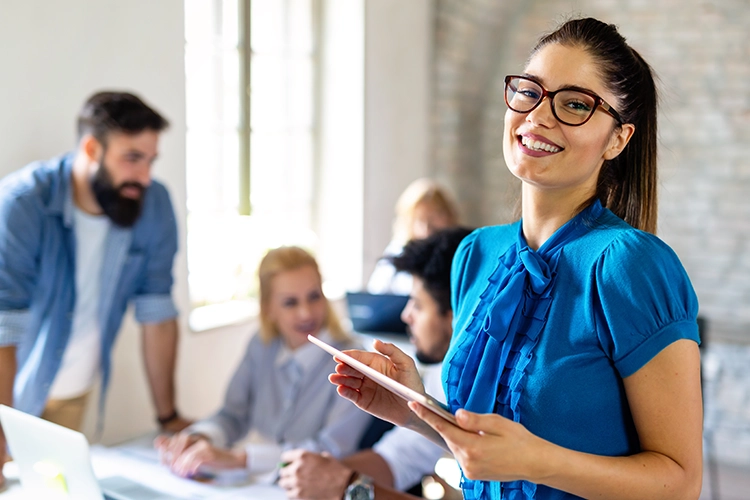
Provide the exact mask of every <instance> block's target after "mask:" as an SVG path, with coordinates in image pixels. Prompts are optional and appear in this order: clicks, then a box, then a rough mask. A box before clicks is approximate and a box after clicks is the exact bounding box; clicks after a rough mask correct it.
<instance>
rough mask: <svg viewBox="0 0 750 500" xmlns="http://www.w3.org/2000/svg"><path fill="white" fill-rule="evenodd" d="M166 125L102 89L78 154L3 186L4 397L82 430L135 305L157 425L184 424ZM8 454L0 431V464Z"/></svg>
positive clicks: (0, 319)
mask: <svg viewBox="0 0 750 500" xmlns="http://www.w3.org/2000/svg"><path fill="white" fill-rule="evenodd" d="M168 125H169V123H168V122H167V120H166V119H165V118H164V117H163V116H161V115H160V114H159V113H158V112H156V111H155V110H154V109H152V108H151V107H149V106H148V105H147V104H146V103H144V102H143V101H142V100H141V99H140V98H139V97H137V96H135V95H133V94H130V93H126V92H98V93H96V94H94V95H92V96H91V97H89V98H88V99H87V100H86V102H85V103H84V105H83V107H82V108H81V110H80V112H79V114H78V121H77V132H78V144H77V146H76V149H75V150H74V151H72V152H69V153H67V154H64V155H62V156H59V157H57V158H52V159H50V160H46V161H40V162H34V163H32V164H30V165H28V166H26V167H25V168H23V169H21V170H18V171H17V172H14V173H12V174H10V175H8V176H7V177H5V178H4V179H3V180H2V182H0V235H2V236H1V237H0V403H3V404H6V405H9V406H15V407H16V408H18V409H19V410H22V411H24V412H27V413H30V414H32V415H38V416H39V415H40V416H41V417H42V418H44V419H46V420H49V421H51V422H55V423H57V424H59V425H63V426H65V427H69V428H71V429H74V430H80V429H81V425H82V422H83V416H84V411H85V409H86V404H87V401H88V400H89V397H90V395H91V392H92V388H93V386H94V383H95V382H96V380H97V377H99V376H101V381H102V384H101V385H102V390H101V394H102V397H101V401H100V417H101V412H102V411H103V408H104V396H105V395H106V391H107V388H108V383H109V379H110V374H111V355H112V350H113V347H114V344H115V340H116V339H117V334H118V332H119V330H120V325H121V324H122V319H123V316H124V315H125V312H126V310H127V308H128V306H129V304H131V303H133V304H134V306H135V318H136V320H137V321H138V323H140V324H141V325H142V331H143V357H144V364H145V366H146V372H147V375H148V380H149V383H150V387H151V395H152V399H153V402H154V406H155V407H156V414H157V415H156V417H157V421H158V423H159V425H160V426H161V428H162V430H166V431H172V432H174V431H179V430H181V429H183V428H184V427H185V426H187V425H188V424H189V422H187V421H186V420H183V419H182V418H181V417H180V416H179V414H178V413H177V409H176V406H175V388H174V369H175V364H176V357H177V339H178V328H177V321H176V318H177V309H176V307H175V305H174V301H173V297H172V284H173V279H172V263H173V261H174V257H175V253H176V252H177V221H176V219H175V215H174V210H173V207H172V203H171V201H170V198H169V193H168V192H167V189H166V188H165V187H164V185H162V184H161V183H159V182H157V181H155V180H153V179H152V177H151V170H152V167H153V163H154V161H155V160H156V157H157V155H158V152H159V138H160V134H161V132H162V131H163V130H165V129H166V128H167V126H168ZM101 422H102V418H100V425H101ZM5 453H6V452H5V439H4V436H3V433H2V430H1V429H0V471H1V470H2V469H1V467H2V463H3V462H4V456H5ZM2 482H3V476H2V473H0V485H1V484H2Z"/></svg>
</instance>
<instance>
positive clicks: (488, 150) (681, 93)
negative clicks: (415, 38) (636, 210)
mask: <svg viewBox="0 0 750 500" xmlns="http://www.w3.org/2000/svg"><path fill="white" fill-rule="evenodd" d="M435 6H436V8H435V49H434V76H435V78H434V80H433V81H434V83H433V85H434V87H433V97H432V99H433V105H432V137H433V148H432V149H433V169H434V172H433V173H434V174H435V175H436V176H437V177H438V178H441V179H443V180H444V181H445V182H447V183H449V184H450V185H452V186H453V187H454V189H455V191H456V193H457V195H458V198H459V200H460V203H461V206H462V209H463V212H464V215H465V216H466V218H467V219H468V222H469V223H471V224H474V225H487V224H498V223H504V222H508V221H511V220H514V219H515V218H516V207H517V204H518V192H519V190H518V187H519V184H518V181H517V180H516V179H514V178H513V177H512V176H511V175H510V174H509V173H508V171H507V169H506V167H505V162H504V160H503V155H502V132H503V117H504V114H505V109H506V108H505V104H504V102H503V77H504V76H505V75H506V74H508V73H515V72H519V71H521V70H522V69H523V66H524V61H525V59H526V57H527V54H528V50H529V49H530V48H531V47H532V46H533V44H534V42H535V41H536V39H537V38H538V36H539V35H540V34H541V33H543V32H547V31H550V30H551V29H553V28H554V27H555V26H556V25H557V24H558V22H559V21H561V20H564V19H566V18H568V17H571V16H579V15H582V16H593V17H597V18H599V19H602V20H604V21H607V22H611V23H614V24H616V25H618V26H619V28H620V32H621V33H622V34H623V35H624V36H625V37H626V38H627V39H628V41H629V42H630V43H631V45H632V46H633V47H635V48H636V49H637V50H638V51H639V52H640V53H641V54H642V55H643V56H644V58H645V59H646V60H647V61H649V63H650V64H651V65H652V67H653V68H654V70H655V72H656V74H657V77H658V85H659V89H660V93H661V94H660V97H661V104H660V110H659V111H660V121H659V127H660V133H659V135H660V145H659V148H660V149H659V159H660V193H659V194H660V200H659V203H660V215H659V236H660V237H661V238H662V239H663V240H665V241H666V242H667V243H668V244H669V245H670V246H671V247H672V248H673V249H674V250H675V251H676V252H677V254H678V255H679V257H680V259H681V260H682V262H683V264H684V265H685V267H686V269H687V271H688V273H689V275H690V277H691V279H692V281H693V285H694V286H695V289H696V291H697V293H698V297H699V299H700V305H701V315H702V316H704V317H706V319H707V320H708V325H709V328H708V330H707V331H708V335H707V337H706V338H707V339H710V340H709V342H708V344H715V345H716V347H717V349H715V350H714V349H710V350H709V352H710V353H711V354H710V356H714V359H715V360H716V361H715V363H716V364H717V365H718V366H723V365H725V364H726V365H727V366H730V365H731V366H740V365H742V364H743V363H744V366H745V367H749V366H750V348H745V347H744V346H743V347H737V348H736V349H735V348H733V347H731V345H729V344H727V343H733V344H746V345H747V344H750V29H749V28H748V27H750V2H749V1H748V0H722V1H721V2H719V1H698V0H679V1H678V0H660V1H658V2H654V1H652V0H630V1H628V2H621V1H616V0H589V1H563V0H547V1H545V0H538V1H534V2H501V1H497V0H436V3H435ZM727 353H733V354H734V356H735V358H736V357H738V356H739V359H741V360H743V361H738V360H737V359H735V358H732V359H731V360H730V359H727V358H726V356H727ZM710 356H709V357H710ZM747 371H748V368H745V372H743V373H742V375H736V373H735V372H733V371H731V370H729V371H726V370H725V372H723V373H728V375H727V376H725V377H722V378H721V379H720V380H719V379H717V380H718V381H715V383H713V385H711V387H710V390H712V391H714V392H715V393H716V394H717V395H718V396H720V397H719V398H718V399H716V400H711V399H710V398H711V397H713V396H711V395H710V394H707V398H709V401H708V402H707V406H709V407H711V411H712V412H714V413H712V417H711V418H712V420H711V421H712V422H714V423H716V424H717V425H718V426H721V422H728V421H730V420H731V425H730V426H729V427H730V428H731V429H747V431H743V432H746V434H742V439H737V440H735V443H734V445H733V446H732V452H731V453H728V452H727V453H726V454H724V457H725V458H727V459H731V460H732V461H735V462H737V461H743V460H744V461H745V463H749V464H750V410H748V409H747V405H746V403H747V400H748V396H747V393H748V387H750V386H748V384H750V382H748V380H750V373H746V372H747ZM737 373H739V372H737ZM735 375H736V376H735ZM736 384H739V386H736ZM733 390H734V391H740V392H742V396H741V397H740V398H739V399H741V400H742V401H743V403H742V404H743V405H744V406H743V407H742V408H740V409H737V408H730V407H727V405H729V406H731V402H732V401H734V400H736V399H738V398H736V397H735V396H734V395H733V393H732V392H731V391H733ZM743 391H744V392H743ZM708 392H709V391H707V393H708ZM721 411H728V412H730V413H731V415H734V416H733V417H731V419H729V420H727V419H728V418H729V417H727V418H722V417H721V416H720V414H721ZM717 412H718V413H717ZM738 415H739V416H738ZM727 432H730V434H729V435H732V434H731V432H733V431H727ZM738 432H739V431H738ZM716 436H717V439H718V441H719V442H717V446H719V448H720V449H722V448H721V443H724V442H726V443H725V444H727V446H728V443H729V442H730V441H731V438H727V437H726V436H727V434H726V432H724V431H722V430H721V429H717V432H716ZM742 443H745V445H743V444H742ZM730 455H731V456H730Z"/></svg>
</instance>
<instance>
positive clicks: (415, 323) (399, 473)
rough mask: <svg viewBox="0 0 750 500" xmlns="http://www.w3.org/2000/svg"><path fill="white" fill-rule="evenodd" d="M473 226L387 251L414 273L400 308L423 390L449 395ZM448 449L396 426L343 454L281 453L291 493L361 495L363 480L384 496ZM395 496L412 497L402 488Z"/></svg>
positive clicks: (414, 481)
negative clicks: (460, 263)
mask: <svg viewBox="0 0 750 500" xmlns="http://www.w3.org/2000/svg"><path fill="white" fill-rule="evenodd" d="M470 232H471V231H470V230H469V229H466V228H463V227H456V228H450V229H444V230H441V231H437V232H436V233H434V234H432V235H431V236H429V237H428V238H426V239H418V240H412V241H410V242H409V243H407V244H406V246H405V247H404V248H403V251H402V252H401V253H400V254H399V255H396V256H394V257H392V258H390V259H389V260H390V261H391V262H392V264H393V266H394V268H395V269H396V270H397V271H398V272H405V273H408V274H409V275H410V276H412V277H413V281H412V289H411V293H410V297H409V302H408V303H407V305H406V307H405V308H404V310H403V312H402V314H401V316H402V319H403V320H404V322H405V323H406V324H407V325H408V333H409V337H410V339H411V342H412V343H413V344H414V347H415V357H416V358H417V360H418V361H419V362H420V368H421V370H420V374H421V376H422V380H423V381H424V385H425V390H426V392H427V393H428V394H430V395H432V396H434V397H436V398H437V399H438V400H440V401H441V402H443V403H444V402H445V396H444V392H443V386H442V382H441V378H440V373H441V370H442V361H443V357H444V356H445V353H446V352H447V351H448V346H449V345H450V340H451V335H452V333H453V328H452V326H451V323H452V321H453V311H452V309H451V301H450V292H451V289H450V273H451V262H452V261H453V255H454V254H455V253H456V249H457V248H458V245H459V244H460V243H461V241H462V240H463V239H464V238H465V237H466V236H467V235H468V234H469V233H470ZM443 455H445V450H443V448H442V447H441V446H438V445H437V444H435V443H433V442H432V441H430V440H429V439H427V438H425V437H423V436H421V435H420V434H418V433H416V432H414V431H411V430H409V429H406V428H404V427H396V428H394V429H393V430H391V431H388V432H387V433H385V435H383V437H382V438H381V439H380V440H379V441H378V442H377V443H376V444H375V446H374V447H373V449H370V450H363V451H360V452H358V453H356V454H354V455H352V456H350V457H347V458H345V459H344V460H341V461H339V460H336V459H335V458H333V457H330V456H325V455H321V454H319V453H311V452H309V451H306V450H291V451H289V452H286V453H285V454H284V455H283V456H282V460H283V461H284V462H288V463H289V465H287V466H286V467H284V468H283V469H282V470H281V471H280V479H279V484H280V485H281V486H282V487H284V489H285V490H286V492H287V496H288V497H289V498H293V499H298V498H305V499H328V498H337V499H338V498H344V499H349V498H368V497H357V496H355V495H354V490H355V489H357V488H359V489H369V488H372V492H373V493H374V494H375V493H377V495H378V497H380V496H381V495H384V494H386V493H385V489H396V490H398V491H405V490H408V489H409V488H411V487H412V486H414V485H419V484H420V481H421V480H422V478H423V477H424V476H426V475H430V474H432V473H434V471H435V464H436V463H437V461H438V459H439V458H441V457H442V456H443ZM390 493H391V494H392V493H393V492H390ZM370 498H371V497H370ZM393 498H409V497H408V496H407V495H403V494H402V495H401V496H399V495H398V494H396V495H395V496H393Z"/></svg>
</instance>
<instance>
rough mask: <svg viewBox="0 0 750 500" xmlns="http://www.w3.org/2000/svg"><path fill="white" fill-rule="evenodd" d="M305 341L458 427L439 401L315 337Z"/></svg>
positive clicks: (452, 416) (453, 417) (308, 337)
mask: <svg viewBox="0 0 750 500" xmlns="http://www.w3.org/2000/svg"><path fill="white" fill-rule="evenodd" d="M307 339H308V340H309V341H310V342H312V343H313V344H315V345H317V346H318V347H320V348H322V349H324V350H325V351H327V352H328V353H329V354H331V355H332V356H334V357H335V358H337V359H339V360H341V361H342V362H344V363H346V364H347V365H349V366H351V367H352V368H354V369H355V370H357V371H358V372H360V373H361V374H362V375H366V376H367V378H369V379H371V380H372V381H374V382H376V383H378V384H379V385H381V386H383V387H385V388H386V389H388V390H389V391H391V392H392V393H394V394H396V395H398V396H400V397H402V398H404V399H405V400H407V401H416V402H417V403H419V404H421V405H422V406H424V407H425V408H427V409H428V410H431V411H432V412H434V413H436V414H438V415H440V416H441V417H443V418H444V419H445V420H447V421H448V422H450V423H452V424H453V425H456V426H457V425H458V423H457V422H456V417H455V416H454V415H453V414H452V413H451V412H449V411H448V410H447V409H446V408H445V407H444V406H443V405H442V403H440V401H438V400H437V399H435V398H433V397H432V396H430V395H429V394H421V393H419V392H417V391H415V390H413V389H410V388H408V387H406V386H405V385H404V384H402V383H400V382H396V381H395V380H393V379H392V378H390V377H387V376H385V375H383V374H382V373H380V372H379V371H377V370H375V369H373V368H370V367H369V366H367V365H366V364H364V363H362V362H360V361H357V360H356V359H354V358H352V357H351V356H349V355H348V354H345V353H343V352H341V351H339V350H338V349H336V348H335V347H333V346H332V345H329V344H326V343H325V342H323V341H322V340H320V339H319V338H317V337H313V336H312V335H308V336H307Z"/></svg>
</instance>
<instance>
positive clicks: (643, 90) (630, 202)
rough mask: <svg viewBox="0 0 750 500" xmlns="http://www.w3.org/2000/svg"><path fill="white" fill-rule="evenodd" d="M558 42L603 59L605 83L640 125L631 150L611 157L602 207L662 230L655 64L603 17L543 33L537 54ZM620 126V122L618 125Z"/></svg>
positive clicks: (602, 184)
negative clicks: (658, 220)
mask: <svg viewBox="0 0 750 500" xmlns="http://www.w3.org/2000/svg"><path fill="white" fill-rule="evenodd" d="M551 43H558V44H561V45H565V46H569V47H581V48H583V49H584V50H585V51H586V52H588V53H589V54H591V56H592V57H593V58H594V59H595V60H596V61H597V62H598V63H599V71H600V74H601V77H602V81H603V82H604V85H605V86H606V87H607V89H608V90H609V91H610V92H612V93H613V94H614V95H615V96H616V97H617V100H618V104H617V105H615V104H613V106H615V108H616V109H617V111H618V112H619V113H620V116H621V118H622V121H623V123H631V124H633V125H634V126H635V131H634V132H633V136H632V137H631V138H630V142H629V143H628V145H627V146H625V149H624V150H623V151H622V152H621V153H620V154H619V155H618V156H617V157H616V158H613V159H611V160H605V162H604V165H603V166H602V169H601V172H600V173H599V180H598V184H597V190H596V194H595V195H594V198H593V199H592V200H591V201H592V202H593V201H594V199H599V200H601V202H602V205H604V206H605V207H607V208H609V209H610V210H612V212H614V213H615V214H616V215H617V216H619V217H620V218H622V219H624V220H625V221H626V222H627V223H629V224H630V225H631V226H633V227H636V228H638V229H642V230H644V231H648V232H650V233H655V232H656V212H657V175H656V143H657V136H656V108H657V93H656V85H655V83H654V77H653V73H652V70H651V67H650V66H649V65H648V63H646V61H644V60H643V58H642V57H641V55H640V54H638V52H636V51H635V50H634V49H633V48H631V47H630V46H629V45H628V44H627V42H626V41H625V38H624V37H623V36H622V35H620V33H619V32H618V31H617V27H616V26H615V25H614V24H606V23H603V22H601V21H599V20H597V19H593V18H585V19H572V20H569V21H567V22H565V23H564V24H563V25H562V26H560V27H559V28H558V29H557V30H555V31H554V32H552V33H550V34H548V35H545V36H543V37H542V38H541V39H540V40H539V42H538V43H537V45H536V47H534V50H532V52H531V56H532V57H533V55H534V54H536V53H537V52H538V51H539V50H541V49H542V48H543V47H544V46H546V45H548V44H551ZM616 127H620V125H619V124H618V125H616Z"/></svg>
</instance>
